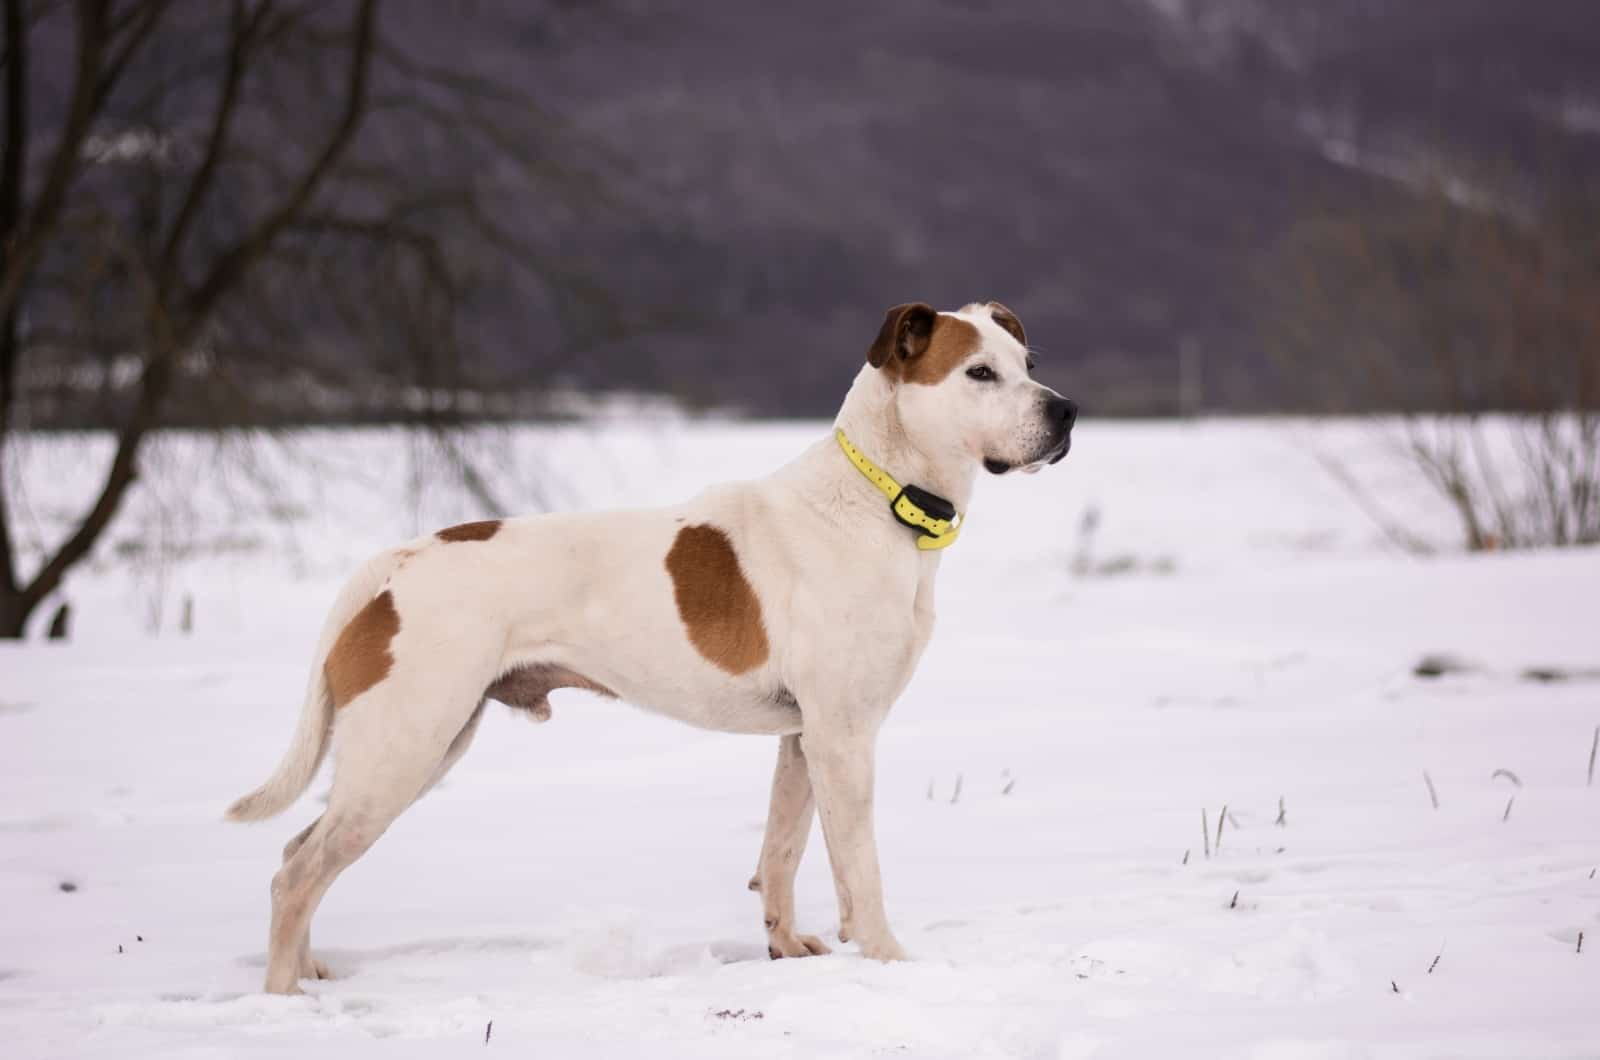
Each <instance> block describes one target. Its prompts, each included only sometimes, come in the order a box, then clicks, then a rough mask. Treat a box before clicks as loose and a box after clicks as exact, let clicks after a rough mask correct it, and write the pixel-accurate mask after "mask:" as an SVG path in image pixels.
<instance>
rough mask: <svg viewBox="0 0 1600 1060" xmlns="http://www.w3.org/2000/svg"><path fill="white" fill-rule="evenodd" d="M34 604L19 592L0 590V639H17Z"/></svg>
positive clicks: (20, 635)
mask: <svg viewBox="0 0 1600 1060" xmlns="http://www.w3.org/2000/svg"><path fill="white" fill-rule="evenodd" d="M34 606H35V605H33V604H30V603H28V602H27V601H26V600H25V599H23V596H22V594H21V593H20V592H10V591H6V590H0V640H19V639H21V637H22V631H23V627H25V626H26V625H27V624H28V616H29V615H30V614H32V613H33V608H34Z"/></svg>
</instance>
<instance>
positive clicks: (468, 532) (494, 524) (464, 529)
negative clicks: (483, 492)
mask: <svg viewBox="0 0 1600 1060" xmlns="http://www.w3.org/2000/svg"><path fill="white" fill-rule="evenodd" d="M499 530H500V520H499V519H481V520H479V521H478V522H475V523H459V524H457V525H455V526H447V527H445V528H444V529H443V530H440V531H439V532H438V533H436V534H434V535H433V536H434V537H437V538H438V539H439V540H440V541H487V540H489V539H490V538H491V537H493V536H494V535H495V534H496V533H498V532H499Z"/></svg>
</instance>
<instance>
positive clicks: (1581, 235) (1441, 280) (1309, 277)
mask: <svg viewBox="0 0 1600 1060" xmlns="http://www.w3.org/2000/svg"><path fill="white" fill-rule="evenodd" d="M1482 183H1486V184H1487V182H1482ZM1525 184H1526V182H1524V183H1523V185H1513V184H1511V183H1509V182H1505V183H1504V188H1505V190H1503V191H1502V192H1501V193H1500V194H1498V195H1497V196H1491V197H1487V198H1480V199H1478V200H1475V201H1473V202H1471V203H1464V202H1462V201H1460V197H1459V196H1457V195H1453V194H1452V192H1451V188H1452V187H1453V185H1452V184H1451V183H1450V182H1449V181H1448V180H1447V179H1446V176H1445V175H1441V177H1440V179H1439V180H1438V181H1437V182H1435V183H1434V184H1432V185H1429V186H1427V187H1426V188H1425V189H1424V190H1423V191H1422V192H1420V193H1418V194H1414V195H1413V194H1399V193H1397V194H1395V195H1394V196H1391V197H1389V198H1388V199H1386V200H1384V201H1381V202H1366V203H1362V204H1359V205H1357V206H1355V207H1344V208H1340V209H1336V210H1330V211H1322V212H1317V213H1315V214H1312V215H1310V216H1308V217H1306V218H1304V219H1303V220H1302V221H1300V222H1299V223H1297V224H1295V225H1293V226H1292V227H1291V228H1290V229H1289V231H1288V233H1287V234H1286V235H1285V236H1284V237H1283V238H1282V239H1281V240H1280V241H1279V242H1278V243H1277V244H1276V245H1275V246H1274V247H1273V248H1272V249H1271V250H1270V251H1269V252H1267V253H1266V255H1265V256H1264V258H1263V260H1262V262H1261V267H1260V271H1259V278H1260V289H1261V299H1260V309H1259V312H1260V318H1261V322H1262V326H1263V328H1262V333H1263V336H1264V341H1265V342H1266V344H1267V346H1268V347H1269V349H1271V350H1272V351H1273V352H1274V353H1276V354H1277V355H1278V360H1279V363H1280V364H1281V365H1282V366H1283V367H1284V369H1285V371H1286V373H1288V374H1289V375H1291V376H1292V378H1294V379H1295V380H1296V381H1297V384H1298V386H1299V387H1300V388H1301V389H1302V390H1303V391H1304V393H1305V397H1306V399H1307V400H1309V401H1311V402H1314V403H1315V404H1316V406H1317V407H1321V408H1325V409H1328V410H1330V411H1332V410H1352V409H1354V410H1363V411H1366V410H1375V411H1379V412H1383V413H1390V414H1398V420H1397V421H1393V420H1392V421H1390V422H1397V423H1398V426H1397V427H1394V428H1393V429H1392V430H1389V431H1386V433H1387V435H1388V437H1389V439H1390V441H1391V442H1392V443H1393V445H1394V447H1395V449H1396V450H1397V451H1398V452H1399V453H1400V454H1402V455H1403V457H1404V459H1405V460H1407V461H1408V462H1409V463H1410V464H1411V466H1412V467H1414V468H1415V469H1416V471H1417V472H1418V473H1419V474H1420V475H1421V477H1422V478H1423V479H1424V480H1425V481H1426V483H1427V484H1428V485H1429V486H1430V487H1431V488H1432V490H1433V491H1434V492H1435V493H1436V495H1438V496H1439V497H1440V498H1442V499H1443V500H1444V501H1445V502H1446V503H1447V504H1448V505H1449V506H1450V508H1451V510H1452V511H1453V512H1454V513H1455V516H1456V520H1457V522H1458V524H1459V526H1460V528H1461V534H1462V539H1463V541H1464V543H1465V545H1466V547H1467V548H1469V549H1472V550H1486V549H1500V548H1528V547H1536V546H1564V545H1582V544H1592V543H1595V542H1600V254H1597V253H1596V252H1595V247H1596V246H1600V196H1597V195H1596V193H1595V192H1594V190H1593V189H1591V188H1586V187H1577V188H1574V187H1573V186H1572V185H1571V184H1570V183H1563V182H1561V181H1559V180H1557V179H1555V178H1552V179H1550V180H1548V181H1546V182H1545V184H1544V186H1542V187H1540V188H1538V189H1537V190H1536V191H1535V192H1532V193H1530V192H1527V191H1525V190H1521V189H1522V188H1523V187H1525ZM1497 414H1498V415H1497ZM1323 459H1324V463H1325V464H1331V465H1332V470H1333V471H1334V473H1335V476H1336V477H1337V478H1338V479H1339V481H1340V482H1341V483H1342V484H1343V485H1344V486H1345V487H1346V488H1347V489H1348V490H1350V491H1351V492H1352V494H1353V495H1355V496H1356V498H1357V500H1358V501H1359V503H1361V505H1362V507H1363V508H1365V509H1366V510H1367V512H1368V514H1369V515H1371V516H1372V517H1373V518H1374V519H1375V520H1376V521H1377V522H1378V524H1379V525H1380V526H1382V527H1383V529H1384V530H1385V532H1386V533H1387V534H1388V536H1389V537H1390V538H1391V539H1393V540H1395V541H1396V542H1397V543H1399V544H1400V545H1401V546H1402V547H1405V548H1407V549H1409V550H1412V551H1421V550H1424V549H1425V548H1426V547H1427V544H1426V542H1425V541H1423V540H1422V538H1421V537H1420V536H1419V535H1417V534H1416V533H1415V532H1414V531H1413V530H1411V529H1410V528H1408V527H1406V526H1405V525H1404V522H1403V520H1399V519H1397V518H1395V517H1394V515H1393V513H1392V512H1389V511H1387V510H1385V509H1383V508H1382V507H1381V506H1380V505H1378V504H1377V503H1376V502H1375V500H1374V498H1373V497H1372V495H1371V491H1370V489H1369V488H1368V487H1367V485H1366V484H1365V483H1363V482H1361V481H1360V480H1359V479H1358V478H1356V477H1355V476H1354V475H1352V474H1351V473H1350V472H1349V471H1348V470H1347V469H1346V467H1345V466H1344V465H1343V463H1342V462H1341V461H1339V460H1338V459H1337V457H1324V458H1323Z"/></svg>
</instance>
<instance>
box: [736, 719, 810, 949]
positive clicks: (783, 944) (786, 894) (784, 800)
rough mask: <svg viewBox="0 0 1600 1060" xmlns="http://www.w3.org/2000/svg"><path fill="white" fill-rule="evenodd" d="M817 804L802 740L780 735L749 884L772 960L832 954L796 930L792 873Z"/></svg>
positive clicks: (804, 844)
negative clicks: (764, 822)
mask: <svg viewBox="0 0 1600 1060" xmlns="http://www.w3.org/2000/svg"><path fill="white" fill-rule="evenodd" d="M815 805H816V804H815V802H814V801H813V800H812V797H811V777H810V776H809V775H808V774H807V773H806V756H805V752H804V751H802V750H801V748H800V737H799V736H798V735H791V736H783V737H779V740H778V766H777V769H776V770H774V771H773V774H772V804H771V808H770V809H769V810H768V812H767V834H766V837H765V838H764V839H763V840H762V842H761V862H760V864H758V865H757V866H756V875H755V878H754V879H752V880H751V881H750V888H751V890H755V891H760V892H761V913H762V918H763V919H764V920H765V922H766V926H767V952H768V953H769V954H770V955H771V956H772V959H773V960H777V959H778V958H779V957H807V956H810V955H811V954H814V953H828V952H830V951H829V950H828V947H827V946H825V945H823V943H822V940H821V939H819V938H816V937H815V936H813V935H797V934H795V931H794V874H795V870H796V869H798V868H799V867H800V856H801V855H802V854H804V853H805V850H806V839H807V838H808V836H809V834H810V832H811V818H812V815H813V814H814V813H815Z"/></svg>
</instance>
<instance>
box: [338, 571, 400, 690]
mask: <svg viewBox="0 0 1600 1060" xmlns="http://www.w3.org/2000/svg"><path fill="white" fill-rule="evenodd" d="M399 632H400V612H398V611H396V610H395V607H394V594H393V593H391V592H389V590H387V589H385V590H384V591H383V592H381V593H379V594H378V595H377V596H374V597H373V598H372V599H371V600H369V601H367V605H366V606H365V607H363V608H362V609H361V610H359V611H357V612H356V614H355V617H354V618H352V619H351V620H350V621H349V622H348V623H347V624H346V625H345V627H344V629H343V630H342V631H341V632H340V633H339V639H338V640H336V641H334V642H333V649H332V650H331V651H329V652H328V660H327V662H325V663H323V664H322V673H323V676H325V677H326V678H327V680H328V690H329V692H330V693H331V694H332V696H333V705H334V707H335V708H338V707H342V706H344V705H345V704H347V703H349V702H350V701H351V700H352V699H354V698H356V697H357V696H359V695H360V694H361V693H363V692H365V691H366V690H367V689H369V688H371V687H372V686H373V685H375V684H377V683H378V682H379V681H382V680H383V679H384V678H385V677H388V676H389V670H390V668H392V667H393V666H394V653H393V652H392V651H390V649H389V644H390V642H391V641H393V640H394V637H395V634H396V633H399Z"/></svg>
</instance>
